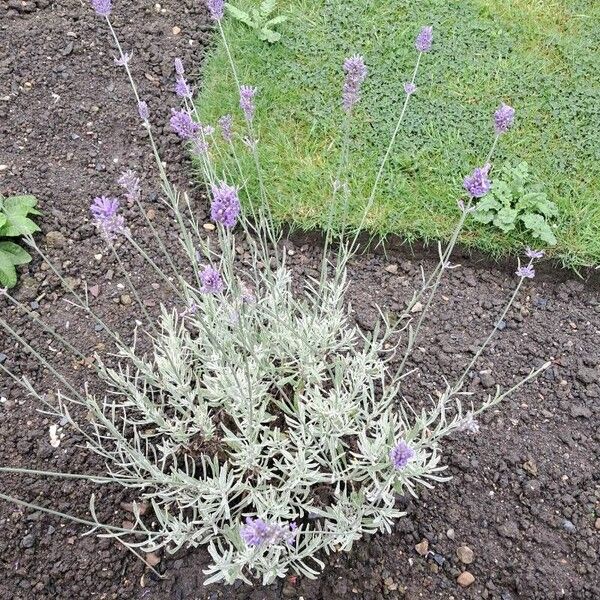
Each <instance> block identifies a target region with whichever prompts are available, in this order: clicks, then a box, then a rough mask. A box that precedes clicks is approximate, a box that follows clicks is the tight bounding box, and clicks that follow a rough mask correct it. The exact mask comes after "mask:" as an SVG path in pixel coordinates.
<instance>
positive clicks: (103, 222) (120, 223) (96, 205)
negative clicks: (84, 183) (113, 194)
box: [90, 196, 125, 240]
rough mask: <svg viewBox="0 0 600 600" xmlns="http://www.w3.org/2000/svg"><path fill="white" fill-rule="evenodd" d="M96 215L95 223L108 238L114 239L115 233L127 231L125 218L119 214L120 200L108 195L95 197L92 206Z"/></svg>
mask: <svg viewBox="0 0 600 600" xmlns="http://www.w3.org/2000/svg"><path fill="white" fill-rule="evenodd" d="M90 212H91V213H92V216H93V217H94V225H96V228H97V229H98V231H99V232H100V233H101V234H102V236H103V237H105V238H106V239H107V240H112V239H113V238H114V237H115V235H117V234H119V233H124V232H125V220H124V219H123V217H122V216H120V215H119V214H118V212H119V200H118V199H117V198H109V197H107V196H98V197H97V198H94V200H93V201H92V204H91V206H90Z"/></svg>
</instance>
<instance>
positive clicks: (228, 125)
mask: <svg viewBox="0 0 600 600" xmlns="http://www.w3.org/2000/svg"><path fill="white" fill-rule="evenodd" d="M219 128H220V129H221V135H222V136H223V139H224V140H225V141H226V142H227V143H229V144H231V143H232V142H233V118H232V116H231V115H225V116H224V117H221V118H220V119H219Z"/></svg>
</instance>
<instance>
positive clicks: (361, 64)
mask: <svg viewBox="0 0 600 600" xmlns="http://www.w3.org/2000/svg"><path fill="white" fill-rule="evenodd" d="M344 72H345V73H346V79H345V80H344V87H343V90H342V106H343V107H344V110H345V111H346V112H347V113H349V112H350V111H351V110H352V108H353V107H354V106H355V105H356V104H357V102H358V101H359V100H360V88H361V86H362V84H363V82H364V80H365V78H366V77H367V67H366V66H365V60H364V58H363V57H362V56H360V55H359V54H355V55H354V56H351V57H350V58H347V59H346V60H345V61H344Z"/></svg>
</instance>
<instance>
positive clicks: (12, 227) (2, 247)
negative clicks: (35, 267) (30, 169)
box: [0, 196, 40, 288]
mask: <svg viewBox="0 0 600 600" xmlns="http://www.w3.org/2000/svg"><path fill="white" fill-rule="evenodd" d="M36 205H37V200H36V198H35V197H34V196H11V197H10V198H4V197H3V196H0V286H1V287H4V288H13V287H15V285H16V284H17V271H16V269H15V267H17V266H19V265H25V264H27V263H28V262H30V261H31V255H30V254H29V253H28V252H27V251H25V250H24V249H23V248H21V246H19V245H18V244H15V243H14V242H11V241H8V240H5V239H4V238H15V237H19V236H22V235H30V234H32V233H35V232H36V231H39V230H40V228H39V227H38V226H37V225H36V224H35V223H34V222H33V221H32V220H31V219H30V218H29V216H30V215H39V214H40V212H39V211H38V210H36V208H35V207H36Z"/></svg>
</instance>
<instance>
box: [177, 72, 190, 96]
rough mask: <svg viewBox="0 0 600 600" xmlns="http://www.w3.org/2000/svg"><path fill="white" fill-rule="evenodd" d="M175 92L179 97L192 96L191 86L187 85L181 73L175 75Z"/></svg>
mask: <svg viewBox="0 0 600 600" xmlns="http://www.w3.org/2000/svg"><path fill="white" fill-rule="evenodd" d="M174 89H175V93H176V94H177V95H178V96H179V97H180V98H188V99H190V100H191V98H192V88H191V87H190V86H189V85H188V83H187V81H186V80H185V78H184V77H182V76H181V75H178V76H177V79H176V80H175V88H174Z"/></svg>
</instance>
